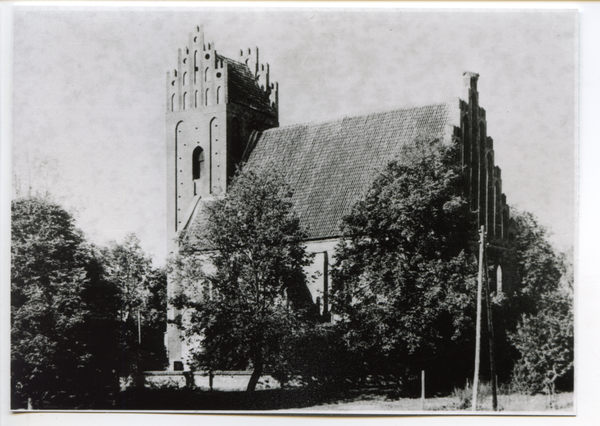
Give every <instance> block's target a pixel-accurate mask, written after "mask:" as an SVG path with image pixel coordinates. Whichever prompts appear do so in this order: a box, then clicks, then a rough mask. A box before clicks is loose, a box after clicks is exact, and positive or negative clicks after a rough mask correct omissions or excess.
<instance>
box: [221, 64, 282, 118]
mask: <svg viewBox="0 0 600 426" xmlns="http://www.w3.org/2000/svg"><path fill="white" fill-rule="evenodd" d="M218 58H219V59H221V60H223V62H226V63H227V64H228V65H227V76H228V77H227V83H228V86H227V93H228V97H229V99H228V102H230V103H231V102H232V103H236V104H238V105H244V106H247V107H250V108H252V109H254V110H257V111H261V112H266V113H268V114H271V115H276V113H275V110H274V109H273V107H272V106H271V103H270V101H269V95H268V94H267V93H265V92H264V91H263V90H262V89H261V88H260V87H259V86H258V83H257V82H256V79H255V78H254V75H253V74H252V71H250V68H248V66H247V65H246V64H242V63H241V62H237V61H234V60H233V59H229V58H226V57H224V56H221V55H218Z"/></svg>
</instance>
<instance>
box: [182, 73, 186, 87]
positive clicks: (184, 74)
mask: <svg viewBox="0 0 600 426" xmlns="http://www.w3.org/2000/svg"><path fill="white" fill-rule="evenodd" d="M186 77H187V72H184V73H183V85H184V86H185V78H186Z"/></svg>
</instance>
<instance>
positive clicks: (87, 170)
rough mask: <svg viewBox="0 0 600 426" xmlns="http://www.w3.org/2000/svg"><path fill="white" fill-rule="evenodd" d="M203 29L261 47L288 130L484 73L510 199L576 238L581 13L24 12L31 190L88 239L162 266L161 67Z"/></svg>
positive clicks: (18, 24)
mask: <svg viewBox="0 0 600 426" xmlns="http://www.w3.org/2000/svg"><path fill="white" fill-rule="evenodd" d="M200 24H203V25H204V32H205V41H207V42H208V41H214V42H215V45H216V49H217V51H218V52H219V53H221V54H223V55H225V56H229V57H235V55H236V54H237V52H239V49H240V48H248V47H253V46H258V47H259V49H260V57H261V62H268V63H269V64H270V70H271V78H272V79H274V80H276V81H278V82H279V102H280V123H281V125H282V126H283V125H288V124H295V123H300V122H307V121H325V120H329V119H332V118H338V117H342V116H344V115H357V114H366V113H370V112H374V111H379V110H385V109H392V108H397V107H402V106H411V105H418V104H426V103H430V102H436V101H444V100H447V99H449V98H452V97H457V96H459V95H460V94H461V93H462V91H461V87H462V73H463V71H474V72H477V73H479V74H480V79H479V85H478V89H479V93H480V95H479V96H480V97H479V99H480V104H481V106H482V107H483V108H485V109H486V111H487V122H488V126H487V130H488V135H489V136H491V137H492V138H493V139H494V148H495V151H496V156H495V159H496V164H497V165H499V166H500V167H501V168H502V179H503V192H504V193H505V194H506V196H507V202H508V203H509V204H510V205H511V206H512V207H515V208H518V209H523V210H527V211H530V212H532V213H534V214H535V215H536V216H538V218H539V219H540V222H541V223H542V224H544V225H546V226H548V227H549V228H551V229H552V231H553V232H554V236H553V237H552V241H553V242H554V243H555V244H556V246H557V247H558V248H560V249H563V250H564V249H568V248H570V247H571V246H572V245H573V238H574V232H573V229H574V220H575V218H574V203H575V199H574V188H575V181H574V173H575V168H574V162H575V157H574V148H575V134H574V132H575V125H574V123H575V114H576V111H575V101H576V98H575V83H576V72H577V68H576V63H577V62H576V46H577V44H576V43H577V39H576V34H577V23H576V14H575V13H573V12H570V13H565V12H549V11H547V12H522V11H521V12H456V11H450V12H446V13H442V12H431V11H427V12H416V11H409V12H406V11H404V12H399V11H394V10H385V11H365V10H347V11H341V10H335V11H324V10H306V9H305V10H301V11H273V10H256V9H255V10H251V11H250V10H245V11H239V10H238V11H237V12H232V11H231V10H220V11H215V10H199V9H195V10H194V9H188V10H181V9H179V10H177V11H167V10H164V9H162V10H155V11H151V10H148V9H145V10H140V9H129V10H127V11H124V10H115V9H112V10H107V9H87V10H82V9H79V10H71V11H67V10H65V9H61V10H50V9H32V8H21V9H20V10H18V9H15V15H14V51H13V61H14V68H13V161H14V163H13V164H14V170H13V171H14V173H15V174H16V181H17V182H18V183H20V185H21V191H22V192H23V193H26V188H27V186H28V185H29V182H31V184H32V186H34V188H37V189H41V190H44V189H45V188H46V186H47V187H48V190H50V191H51V192H53V193H54V194H55V195H56V196H57V197H58V198H59V199H60V200H61V201H62V202H64V203H65V204H66V205H68V206H70V207H72V208H76V209H77V210H78V213H77V219H78V225H79V226H80V227H81V228H82V229H83V230H84V231H85V232H86V233H87V234H88V235H89V236H90V237H91V239H92V240H93V241H95V242H98V243H101V244H103V243H105V242H107V241H108V240H109V239H117V240H120V239H121V238H122V237H123V236H124V235H125V234H126V233H128V232H135V233H136V234H137V235H138V236H139V238H140V239H141V241H142V246H143V248H144V249H145V250H147V251H148V252H150V253H151V254H152V255H153V256H154V257H155V260H156V261H157V263H158V264H162V263H163V262H164V257H165V255H166V238H167V237H166V158H165V99H166V96H165V91H166V87H165V82H166V77H165V75H166V72H167V71H168V70H172V69H173V68H175V67H176V65H177V64H176V62H177V49H178V48H180V47H181V48H183V47H185V46H186V43H187V40H188V33H189V32H191V31H194V30H195V27H196V26H197V25H200Z"/></svg>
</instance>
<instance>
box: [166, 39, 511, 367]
mask: <svg viewBox="0 0 600 426" xmlns="http://www.w3.org/2000/svg"><path fill="white" fill-rule="evenodd" d="M457 78H459V76H457ZM478 78H479V75H478V74H476V73H472V72H465V73H464V74H463V76H462V79H463V82H464V84H463V92H462V94H459V96H457V97H456V98H455V99H454V100H452V101H449V102H447V101H444V102H439V103H435V104H430V105H422V106H418V107H410V108H402V107H401V106H399V107H398V108H397V109H394V110H391V111H386V112H378V113H373V114H366V115H361V116H356V117H345V118H343V119H338V120H334V121H325V122H321V123H308V124H298V125H290V126H285V127H279V112H278V102H279V91H278V84H277V83H276V82H273V81H271V77H270V70H269V66H268V64H266V65H265V64H263V63H261V62H260V58H259V51H258V49H255V50H254V51H252V50H249V49H247V50H242V51H240V54H239V56H238V57H236V58H227V57H224V56H222V55H220V54H218V53H217V52H216V50H215V48H214V43H206V42H205V40H204V34H203V30H202V27H198V28H197V29H196V31H195V32H193V33H191V34H190V35H189V39H188V45H187V47H185V48H184V49H180V50H179V52H178V60H177V67H176V68H175V69H174V71H173V72H169V73H167V81H166V86H167V91H166V102H165V104H166V143H167V150H166V160H167V211H168V213H167V234H168V238H167V244H168V251H169V252H170V253H176V252H177V249H178V247H177V242H176V237H177V236H178V235H180V234H181V233H185V232H187V231H188V230H190V229H193V227H195V226H198V213H199V211H200V210H201V206H202V202H203V201H207V200H211V199H214V197H218V196H219V195H221V194H223V193H224V192H226V191H227V185H228V182H229V180H230V178H231V177H232V176H233V174H234V173H235V170H236V166H237V165H238V164H240V163H247V164H248V165H253V164H254V165H256V164H260V163H264V162H272V161H274V162H277V163H279V164H281V165H283V167H284V169H285V170H286V171H287V173H288V178H289V184H290V185H291V186H292V188H294V191H295V192H294V195H293V203H294V207H295V209H296V212H297V214H298V215H299V217H300V221H301V224H302V226H303V227H304V228H305V229H307V230H308V235H309V237H308V239H307V241H306V246H307V251H309V252H312V253H314V254H315V257H314V262H313V264H312V266H311V268H310V271H307V272H309V273H311V275H312V274H313V273H314V272H319V274H318V275H319V278H318V279H317V280H314V281H313V282H311V283H310V284H309V290H310V293H311V295H312V298H313V302H314V303H315V305H316V306H317V308H318V309H319V312H320V314H321V315H322V317H323V318H327V317H328V316H329V315H328V314H329V310H330V306H329V303H328V291H329V286H330V284H329V274H328V268H329V265H330V264H331V263H332V262H335V259H334V258H333V254H334V247H335V245H336V244H337V242H338V241H339V238H340V234H341V233H340V229H339V223H340V220H341V219H342V217H343V216H344V215H346V214H348V213H349V212H350V209H351V208H352V205H353V204H354V203H355V202H356V201H358V200H359V199H360V198H361V197H362V196H363V195H364V194H365V192H366V191H367V190H368V188H369V187H370V186H371V184H372V182H373V179H374V177H375V176H376V173H377V171H378V170H381V169H383V168H384V167H385V166H386V164H387V163H388V162H389V161H391V160H392V159H394V158H395V157H397V156H398V155H399V154H400V153H401V147H402V146H403V145H404V144H407V143H410V142H411V141H412V140H414V139H415V138H416V137H417V136H419V135H423V134H427V135H430V136H433V137H436V138H439V139H440V140H442V141H444V143H458V144H459V146H460V152H461V162H462V164H461V166H462V170H463V172H464V173H465V178H466V179H465V180H466V182H467V183H466V185H467V188H465V193H466V194H468V197H469V200H470V205H471V211H472V214H473V217H474V221H473V222H475V223H476V224H477V226H476V227H474V229H473V236H472V239H473V242H472V244H473V247H474V248H475V247H476V245H477V239H478V235H477V230H478V229H479V228H480V226H485V229H486V230H487V238H488V241H489V250H488V259H489V266H490V268H491V269H490V270H493V273H491V276H490V278H491V283H492V290H493V291H494V290H495V291H497V292H501V291H505V292H508V291H509V290H510V288H511V282H512V281H513V279H512V277H513V276H514V266H512V265H514V259H513V254H512V250H511V249H510V240H511V239H512V238H513V231H512V227H511V221H510V214H509V207H508V205H507V204H506V196H505V195H504V194H503V193H502V179H501V170H500V168H499V167H498V166H496V165H495V162H494V144H493V140H492V138H491V137H490V136H488V134H487V126H486V111H485V110H484V109H483V108H481V107H480V105H479V93H478V91H477V81H478ZM308 90H310V88H308ZM474 252H476V251H475V250H474ZM174 287H175V284H174V283H173V282H172V280H169V284H168V295H169V296H172V295H173V294H175V292H176V291H177V289H176V288H174ZM176 315H177V312H176V311H175V309H174V308H172V307H171V308H169V312H168V318H169V319H174V318H175V316H176ZM165 345H166V346H167V351H168V358H169V370H170V371H182V370H186V369H187V367H186V357H187V349H186V344H185V343H184V342H182V339H181V336H180V332H179V330H178V329H177V328H176V327H175V326H174V325H172V324H170V325H169V326H168V329H167V332H166V334H165Z"/></svg>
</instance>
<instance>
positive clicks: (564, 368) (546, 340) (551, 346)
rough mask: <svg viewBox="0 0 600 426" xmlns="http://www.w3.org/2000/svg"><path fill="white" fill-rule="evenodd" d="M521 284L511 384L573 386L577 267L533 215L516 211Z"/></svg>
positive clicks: (512, 331)
mask: <svg viewBox="0 0 600 426" xmlns="http://www.w3.org/2000/svg"><path fill="white" fill-rule="evenodd" d="M513 220H514V224H515V248H516V256H517V267H518V277H519V279H520V281H521V282H520V286H519V287H518V289H517V291H516V292H515V294H514V295H513V296H512V300H511V302H512V303H511V306H509V307H507V310H508V311H509V315H508V317H509V318H511V317H512V318H515V319H516V321H518V323H516V324H514V323H512V324H508V329H509V332H508V339H509V341H510V343H511V344H512V345H513V347H514V349H516V351H517V357H518V359H517V361H516V363H515V365H514V368H513V372H512V382H513V384H514V385H515V386H516V387H517V388H520V389H521V390H524V391H527V392H531V393H535V392H541V391H544V392H545V393H547V394H548V395H552V394H554V392H555V390H556V386H557V383H560V381H561V380H562V381H563V382H566V386H567V387H570V386H572V375H573V356H574V355H573V349H574V348H573V267H572V264H571V263H570V262H569V261H568V259H567V258H566V257H565V256H564V255H562V254H559V253H557V252H556V251H555V250H554V248H553V247H552V246H551V244H550V243H549V242H548V239H547V235H548V231H547V229H546V228H544V227H543V226H541V225H540V224H539V223H538V222H537V220H536V218H535V217H534V216H533V215H532V214H531V213H523V212H516V213H514V214H513Z"/></svg>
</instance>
